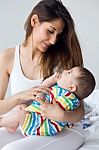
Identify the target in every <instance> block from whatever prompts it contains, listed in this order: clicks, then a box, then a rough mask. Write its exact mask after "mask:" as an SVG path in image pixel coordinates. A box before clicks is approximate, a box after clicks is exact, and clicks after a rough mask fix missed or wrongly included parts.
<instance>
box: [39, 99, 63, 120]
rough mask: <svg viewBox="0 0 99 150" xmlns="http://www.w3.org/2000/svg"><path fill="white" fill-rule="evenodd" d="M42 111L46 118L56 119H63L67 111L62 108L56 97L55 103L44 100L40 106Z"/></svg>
mask: <svg viewBox="0 0 99 150" xmlns="http://www.w3.org/2000/svg"><path fill="white" fill-rule="evenodd" d="M40 108H41V111H42V116H44V117H45V118H48V119H51V120H54V121H63V120H64V115H65V111H64V110H62V108H60V106H59V105H58V104H57V103H56V101H55V99H54V101H53V104H50V103H47V102H44V103H42V104H41V106H40Z"/></svg>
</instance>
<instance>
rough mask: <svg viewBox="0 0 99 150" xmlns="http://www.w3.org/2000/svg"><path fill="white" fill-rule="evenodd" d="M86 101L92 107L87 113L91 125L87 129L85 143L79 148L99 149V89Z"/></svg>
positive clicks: (83, 149) (86, 149) (81, 149)
mask: <svg viewBox="0 0 99 150" xmlns="http://www.w3.org/2000/svg"><path fill="white" fill-rule="evenodd" d="M85 102H86V103H87V104H88V106H90V108H91V109H89V108H88V109H89V110H91V111H90V112H89V113H88V114H86V117H89V118H90V124H91V126H90V127H88V128H86V129H85V140H84V145H83V146H82V147H81V148H80V149H79V150H99V90H95V91H94V92H93V93H92V94H91V95H90V96H89V97H88V98H86V99H85Z"/></svg>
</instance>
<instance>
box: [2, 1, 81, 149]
mask: <svg viewBox="0 0 99 150" xmlns="http://www.w3.org/2000/svg"><path fill="white" fill-rule="evenodd" d="M25 30H26V36H25V40H24V42H23V43H22V44H21V45H20V46H16V48H10V49H7V50H4V51H3V52H2V53H1V54H0V99H1V100H2V101H1V102H0V115H2V114H4V113H6V112H8V111H10V110H11V109H12V108H14V107H15V106H16V105H18V104H21V103H27V102H29V101H30V99H32V100H33V99H35V95H36V94H37V93H39V92H45V93H48V92H49V89H48V88H46V87H39V84H40V83H41V82H42V81H43V79H44V78H47V77H48V76H50V75H52V74H53V72H54V71H62V70H61V68H62V69H70V68H72V67H74V66H82V65H83V60H82V54H81V49H80V45H79V42H78V39H77V36H76V33H75V29H74V22H73V19H72V17H71V16H70V14H69V12H68V11H67V9H66V8H65V6H64V5H63V4H62V2H61V1H60V0H53V1H50V3H49V0H42V1H40V2H39V3H38V4H37V5H36V6H35V7H34V8H33V10H32V12H31V14H30V15H29V17H28V19H27V21H26V23H25ZM5 60H6V61H5ZM9 79H10V81H11V94H12V96H11V97H9V98H7V99H6V100H5V99H4V97H5V93H6V89H7V85H8V82H9ZM33 87H34V88H33ZM46 106H47V109H46ZM41 109H42V112H43V115H44V116H45V117H47V118H50V119H52V120H59V121H67V122H77V121H79V120H81V119H82V117H83V115H84V107H83V102H81V104H80V107H79V108H77V109H76V110H75V111H73V112H64V111H63V110H61V109H59V107H58V105H57V104H56V103H54V104H43V105H42V107H41ZM53 114H54V115H53ZM11 124H12V125H13V123H12V122H11ZM0 126H1V127H2V117H1V118H0ZM79 128H80V129H79ZM2 134H3V135H5V138H4V139H2V138H1V136H2ZM69 137H70V138H69ZM17 140H18V141H17ZM14 141H15V142H14ZM71 141H72V144H71ZM10 142H12V143H10ZM0 143H1V147H3V146H4V145H6V144H8V143H10V144H8V145H6V146H4V147H3V148H2V150H12V149H14V150H17V149H18V150H21V149H24V150H25V149H29V150H31V149H32V150H33V149H34V150H35V149H47V150H48V149H49V148H51V149H56V148H57V149H60V148H61V149H62V150H64V149H66V148H67V149H68V150H73V149H78V147H79V146H80V145H81V144H82V143H83V135H82V131H81V127H80V125H79V124H75V125H74V128H72V129H68V128H67V129H66V130H64V131H63V132H61V133H60V134H58V135H57V136H53V137H41V136H32V137H28V138H23V136H22V135H21V134H20V133H19V132H18V131H17V132H16V134H10V133H7V132H6V131H5V130H4V129H0ZM62 146H63V147H62ZM1 147H0V148H1Z"/></svg>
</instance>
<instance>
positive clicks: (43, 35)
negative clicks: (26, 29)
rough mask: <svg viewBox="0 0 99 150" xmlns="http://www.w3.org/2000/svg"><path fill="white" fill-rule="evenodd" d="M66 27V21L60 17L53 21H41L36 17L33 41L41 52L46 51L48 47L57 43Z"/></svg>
mask: <svg viewBox="0 0 99 150" xmlns="http://www.w3.org/2000/svg"><path fill="white" fill-rule="evenodd" d="M63 28H64V22H63V20H62V19H61V18H58V19H56V20H54V21H51V22H43V23H40V22H39V20H38V18H36V20H35V23H34V25H33V33H32V34H33V43H34V45H35V47H36V48H37V49H39V50H40V51H41V52H45V51H46V50H47V48H48V47H50V46H51V45H53V44H55V42H56V41H57V39H58V37H59V35H60V34H61V33H62V31H63Z"/></svg>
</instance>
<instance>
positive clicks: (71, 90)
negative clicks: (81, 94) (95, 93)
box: [68, 84, 77, 92]
mask: <svg viewBox="0 0 99 150" xmlns="http://www.w3.org/2000/svg"><path fill="white" fill-rule="evenodd" d="M68 90H69V91H70V92H75V91H76V90H77V87H76V85H74V84H73V85H70V86H69V87H68Z"/></svg>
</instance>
